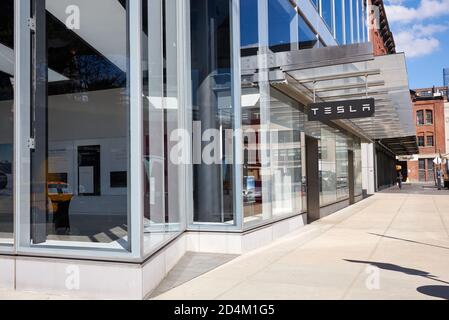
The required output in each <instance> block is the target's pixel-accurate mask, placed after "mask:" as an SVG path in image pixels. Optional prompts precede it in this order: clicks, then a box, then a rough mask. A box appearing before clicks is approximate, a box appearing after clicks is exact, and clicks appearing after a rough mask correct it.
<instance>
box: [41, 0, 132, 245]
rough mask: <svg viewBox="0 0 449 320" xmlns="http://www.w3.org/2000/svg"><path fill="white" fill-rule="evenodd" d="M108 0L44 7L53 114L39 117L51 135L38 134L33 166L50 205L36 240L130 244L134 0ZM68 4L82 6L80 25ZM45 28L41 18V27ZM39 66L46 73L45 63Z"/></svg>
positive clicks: (51, 1)
mask: <svg viewBox="0 0 449 320" xmlns="http://www.w3.org/2000/svg"><path fill="white" fill-rule="evenodd" d="M106 2H107V5H105V1H102V2H98V3H97V2H95V1H94V2H86V1H81V0H79V1H78V0H70V1H61V0H47V1H46V2H45V7H39V6H37V7H38V9H37V10H39V12H37V13H36V14H39V13H41V12H42V14H44V15H46V34H45V36H46V42H47V45H46V48H47V57H46V58H47V59H48V82H47V88H48V91H47V92H46V93H43V92H42V91H40V92H37V93H36V97H37V98H36V99H37V100H38V101H37V103H41V104H42V105H43V106H44V108H46V111H47V116H46V117H45V118H44V120H42V118H39V120H36V123H35V124H34V125H35V127H36V128H40V130H43V131H39V132H46V133H47V136H44V135H37V136H36V137H35V138H36V141H37V144H36V146H37V147H36V150H35V151H34V152H33V168H34V169H35V168H40V169H39V170H42V172H44V173H43V174H44V175H43V176H44V177H45V176H46V180H47V186H46V188H45V189H46V191H47V201H48V206H47V210H46V217H45V220H46V222H47V225H46V235H42V234H37V231H34V233H33V235H32V236H33V243H34V244H36V243H42V242H46V243H47V244H58V242H59V241H65V242H64V244H68V243H69V242H70V243H71V245H75V246H76V245H79V246H84V243H85V242H93V243H96V245H97V246H99V247H102V248H108V249H109V248H110V249H123V248H127V246H128V245H127V235H128V201H127V198H128V176H129V175H128V158H129V157H128V140H129V125H128V116H129V96H128V75H129V71H128V64H129V61H128V60H129V58H128V57H129V55H128V39H127V9H126V7H127V1H116V0H108V1H106ZM43 3H44V2H42V3H41V5H42V4H43ZM68 5H77V6H78V7H79V9H80V12H81V13H82V14H81V16H80V19H81V20H80V28H68V25H66V23H65V22H66V18H67V15H66V8H67V6H68ZM42 30H43V29H42V26H41V25H37V26H36V33H37V34H39V33H42V32H43V31H42ZM43 45H44V44H43V43H39V42H38V43H37V44H36V47H37V48H38V49H39V48H41V49H42V46H43ZM37 52H39V50H37ZM44 52H45V51H44ZM34 70H35V72H36V73H37V74H38V77H41V78H42V77H45V75H44V74H43V73H42V74H40V73H41V72H42V71H41V69H40V68H38V66H34ZM37 90H39V89H37ZM45 94H46V97H45V99H42V96H44V95H45ZM45 101H47V102H45ZM42 128H43V129H42ZM36 130H37V129H36ZM41 145H46V146H47V147H46V150H41V149H39V148H40V146H41ZM42 155H44V156H43V157H42ZM42 172H41V173H42ZM36 173H37V172H33V178H32V179H34V177H35V176H34V175H35V174H36ZM41 173H40V174H41ZM44 213H45V211H44ZM33 219H36V217H35V213H33ZM39 220H40V219H39ZM45 220H44V221H45ZM33 223H36V222H33ZM34 230H40V231H39V232H42V230H44V232H45V229H42V228H35V229H34ZM45 239H46V241H45Z"/></svg>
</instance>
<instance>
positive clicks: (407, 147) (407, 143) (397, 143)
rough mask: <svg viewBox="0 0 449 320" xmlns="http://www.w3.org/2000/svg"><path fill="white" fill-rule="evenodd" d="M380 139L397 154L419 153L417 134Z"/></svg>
mask: <svg viewBox="0 0 449 320" xmlns="http://www.w3.org/2000/svg"><path fill="white" fill-rule="evenodd" d="M379 141H380V143H381V144H382V145H384V146H385V147H387V148H388V149H389V150H391V151H392V152H393V153H394V154H395V155H397V156H408V155H414V154H418V153H419V148H418V142H417V141H416V136H408V137H399V138H388V139H381V140H379Z"/></svg>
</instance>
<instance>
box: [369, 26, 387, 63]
mask: <svg viewBox="0 0 449 320" xmlns="http://www.w3.org/2000/svg"><path fill="white" fill-rule="evenodd" d="M370 39H371V43H372V44H373V52H374V55H375V56H383V55H386V54H387V49H386V48H385V45H384V42H383V39H382V37H381V36H380V34H379V31H377V30H375V29H373V28H371V30H370Z"/></svg>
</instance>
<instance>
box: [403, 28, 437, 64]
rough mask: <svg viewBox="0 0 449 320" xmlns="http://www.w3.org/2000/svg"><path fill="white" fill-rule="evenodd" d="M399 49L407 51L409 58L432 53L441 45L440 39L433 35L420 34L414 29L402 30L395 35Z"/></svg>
mask: <svg viewBox="0 0 449 320" xmlns="http://www.w3.org/2000/svg"><path fill="white" fill-rule="evenodd" d="M395 41H396V46H397V51H399V52H405V53H406V55H407V57H408V58H417V57H422V56H426V55H429V54H432V53H433V52H435V51H436V50H438V48H439V47H440V41H439V40H438V39H437V38H435V37H432V36H423V35H418V34H417V33H416V32H414V31H413V30H412V31H400V32H398V33H396V35H395Z"/></svg>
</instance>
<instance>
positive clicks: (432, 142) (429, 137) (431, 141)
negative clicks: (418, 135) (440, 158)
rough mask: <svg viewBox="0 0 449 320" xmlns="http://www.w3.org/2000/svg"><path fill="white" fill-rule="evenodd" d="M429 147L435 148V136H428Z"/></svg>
mask: <svg viewBox="0 0 449 320" xmlns="http://www.w3.org/2000/svg"><path fill="white" fill-rule="evenodd" d="M427 146H428V147H433V146H434V141H433V136H427Z"/></svg>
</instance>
